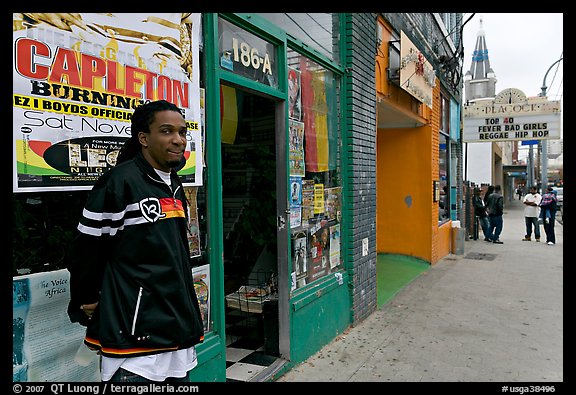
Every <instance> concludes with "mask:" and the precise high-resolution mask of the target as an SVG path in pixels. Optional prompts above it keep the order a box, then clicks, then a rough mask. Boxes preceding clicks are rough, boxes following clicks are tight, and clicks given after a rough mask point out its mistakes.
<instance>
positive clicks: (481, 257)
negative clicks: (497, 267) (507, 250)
mask: <svg viewBox="0 0 576 395" xmlns="http://www.w3.org/2000/svg"><path fill="white" fill-rule="evenodd" d="M494 258H496V254H485V253H483V252H471V253H469V254H467V255H466V256H465V257H464V259H475V260H478V261H493V260H494Z"/></svg>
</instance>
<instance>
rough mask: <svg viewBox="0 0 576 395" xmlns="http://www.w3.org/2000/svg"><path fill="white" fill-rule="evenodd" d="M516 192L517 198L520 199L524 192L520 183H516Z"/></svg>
mask: <svg viewBox="0 0 576 395" xmlns="http://www.w3.org/2000/svg"><path fill="white" fill-rule="evenodd" d="M516 194H517V195H518V200H522V195H523V194H524V187H523V186H522V185H518V188H517V189H516Z"/></svg>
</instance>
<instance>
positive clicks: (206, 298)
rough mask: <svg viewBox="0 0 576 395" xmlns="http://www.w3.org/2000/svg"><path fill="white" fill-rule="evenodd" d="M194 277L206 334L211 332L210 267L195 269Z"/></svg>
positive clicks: (193, 270)
mask: <svg viewBox="0 0 576 395" xmlns="http://www.w3.org/2000/svg"><path fill="white" fill-rule="evenodd" d="M192 276H193V278H194V290H195V291H196V298H197V299H198V306H199V307H200V315H201V316H202V322H203V323H204V333H206V332H208V331H209V330H210V265H209V264H208V265H203V266H198V267H193V268H192Z"/></svg>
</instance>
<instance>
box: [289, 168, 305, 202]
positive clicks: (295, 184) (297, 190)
mask: <svg viewBox="0 0 576 395" xmlns="http://www.w3.org/2000/svg"><path fill="white" fill-rule="evenodd" d="M301 205H302V177H294V176H290V207H291V208H292V207H300V206H301Z"/></svg>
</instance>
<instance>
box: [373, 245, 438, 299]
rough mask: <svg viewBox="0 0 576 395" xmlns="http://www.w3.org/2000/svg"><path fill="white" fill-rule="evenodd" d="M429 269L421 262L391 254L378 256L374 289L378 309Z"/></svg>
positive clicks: (426, 263) (428, 265) (426, 264)
mask: <svg viewBox="0 0 576 395" xmlns="http://www.w3.org/2000/svg"><path fill="white" fill-rule="evenodd" d="M429 267H430V264H429V263H428V262H425V261H423V260H420V259H417V258H414V257H410V256H404V255H393V254H378V258H377V261H376V287H377V299H378V302H377V303H378V308H380V307H381V306H382V305H384V304H385V303H386V302H388V301H389V300H390V299H392V297H393V296H394V295H396V293H397V292H398V291H400V290H401V289H402V288H404V287H405V286H406V285H408V284H409V283H410V282H411V281H412V280H414V279H415V278H416V277H418V276H419V275H420V274H421V273H422V272H424V271H426V270H427V269H428V268H429Z"/></svg>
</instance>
